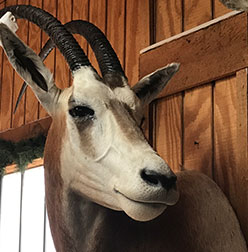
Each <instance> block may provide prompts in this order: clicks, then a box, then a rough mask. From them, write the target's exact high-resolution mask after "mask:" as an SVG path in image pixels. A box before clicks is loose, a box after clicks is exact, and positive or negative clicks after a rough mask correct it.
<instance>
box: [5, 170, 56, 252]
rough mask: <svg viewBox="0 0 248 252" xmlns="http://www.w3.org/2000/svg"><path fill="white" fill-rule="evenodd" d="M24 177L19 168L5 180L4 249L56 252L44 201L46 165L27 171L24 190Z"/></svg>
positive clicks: (22, 251)
mask: <svg viewBox="0 0 248 252" xmlns="http://www.w3.org/2000/svg"><path fill="white" fill-rule="evenodd" d="M21 177H22V176H21V173H20V172H19V173H13V174H9V175H5V176H4V177H3V180H2V194H1V204H0V207H1V209H0V251H1V252H34V251H35V252H55V248H54V245H53V241H52V238H51V233H50V228H49V223H48V220H47V216H46V211H45V204H44V199H45V190H44V169H43V167H39V168H34V169H30V170H27V171H26V172H25V173H24V175H23V190H22V192H21V184H22V183H21V181H22V178H21ZM21 195H22V196H21ZM21 199H22V201H21Z"/></svg>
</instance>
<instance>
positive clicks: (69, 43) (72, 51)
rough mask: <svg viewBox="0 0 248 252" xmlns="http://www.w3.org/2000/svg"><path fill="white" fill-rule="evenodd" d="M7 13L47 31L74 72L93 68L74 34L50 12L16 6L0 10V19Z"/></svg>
mask: <svg viewBox="0 0 248 252" xmlns="http://www.w3.org/2000/svg"><path fill="white" fill-rule="evenodd" d="M7 11H10V12H11V13H12V14H13V15H14V16H15V17H16V18H22V19H27V20H28V21H30V22H32V23H34V24H36V25H38V26H39V27H40V28H41V29H42V30H43V31H45V32H46V33H47V34H48V36H49V37H50V38H51V39H52V41H53V42H54V44H55V45H56V47H57V48H58V49H59V50H60V52H61V53H62V54H63V55H64V57H65V59H66V61H67V63H68V65H69V67H70V69H71V71H72V72H75V71H76V70H78V69H79V68H81V67H82V66H89V67H92V66H91V64H90V62H89V60H88V58H87V56H86V55H85V53H84V51H83V49H82V48H81V47H80V46H79V44H78V43H77V41H76V40H75V39H74V37H73V36H72V34H71V33H70V32H68V31H67V30H66V28H65V27H64V25H62V24H61V22H60V21H59V20H57V19H56V18H55V17H54V16H52V15H51V14H49V13H48V12H46V11H44V10H42V9H39V8H37V7H34V6H31V5H15V6H8V7H6V8H4V9H2V10H0V17H1V16H3V15H4V14H5V13H6V12H7ZM92 69H93V67H92Z"/></svg>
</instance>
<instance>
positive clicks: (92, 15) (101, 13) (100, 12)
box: [88, 0, 107, 73]
mask: <svg viewBox="0 0 248 252" xmlns="http://www.w3.org/2000/svg"><path fill="white" fill-rule="evenodd" d="M106 8H107V4H106V0H98V1H90V6H89V21H90V22H91V23H93V24H94V25H96V26H97V27H98V28H99V29H101V31H102V32H103V33H105V32H106V18H107V17H106V11H105V10H106ZM88 57H89V60H90V62H91V64H92V65H93V66H94V67H95V69H96V70H97V71H98V73H100V71H99V67H98V63H97V61H96V58H95V55H94V52H93V51H92V49H91V48H89V49H88Z"/></svg>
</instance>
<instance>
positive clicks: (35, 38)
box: [25, 0, 42, 123]
mask: <svg viewBox="0 0 248 252" xmlns="http://www.w3.org/2000/svg"><path fill="white" fill-rule="evenodd" d="M29 3H30V4H31V5H33V6H36V7H39V8H41V7H42V0H30V1H29ZM28 29H29V32H28V46H29V47H31V48H32V49H33V50H34V51H35V52H36V53H37V54H38V53H39V52H40V49H41V29H40V28H39V27H38V26H37V25H35V24H32V23H29V27H28ZM25 106H26V108H25V123H29V122H32V121H35V120H37V119H38V113H39V112H38V111H39V105H38V100H37V98H36V96H35V95H34V93H33V91H32V90H31V88H28V89H27V91H26V104H25Z"/></svg>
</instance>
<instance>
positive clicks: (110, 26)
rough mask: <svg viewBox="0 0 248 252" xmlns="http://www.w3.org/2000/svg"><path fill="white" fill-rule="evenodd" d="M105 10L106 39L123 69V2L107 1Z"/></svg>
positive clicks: (120, 0) (123, 0)
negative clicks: (106, 14)
mask: <svg viewBox="0 0 248 252" xmlns="http://www.w3.org/2000/svg"><path fill="white" fill-rule="evenodd" d="M107 8H108V9H107V13H108V16H107V38H108V40H109V41H110V43H111V45H112V47H113V48H114V50H115V52H116V54H117V56H118V57H119V60H120V62H121V64H122V66H123V67H124V66H125V64H124V57H125V0H117V1H109V2H108V6H107Z"/></svg>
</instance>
